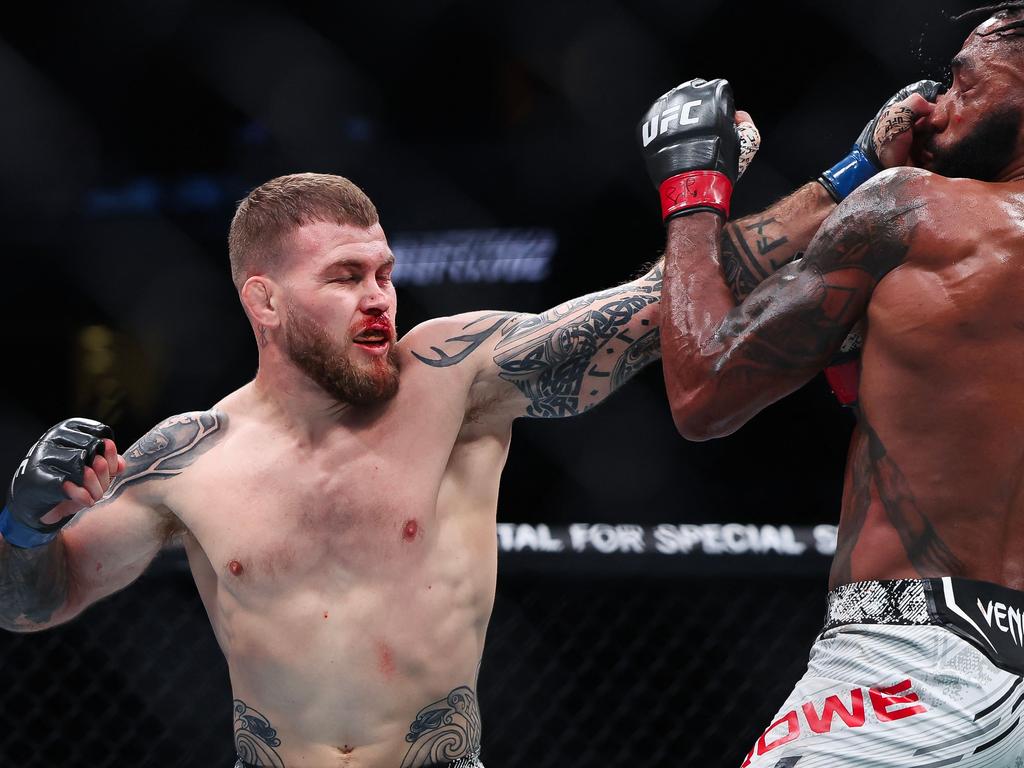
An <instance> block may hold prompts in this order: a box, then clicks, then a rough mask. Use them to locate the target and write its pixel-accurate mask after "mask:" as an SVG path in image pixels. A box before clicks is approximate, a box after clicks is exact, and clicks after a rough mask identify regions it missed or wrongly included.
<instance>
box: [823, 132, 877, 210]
mask: <svg viewBox="0 0 1024 768" xmlns="http://www.w3.org/2000/svg"><path fill="white" fill-rule="evenodd" d="M879 170H880V169H879V168H878V167H877V166H876V165H875V164H874V163H872V162H871V161H870V160H868V157H867V155H865V154H864V152H863V151H862V150H861V148H860V147H858V146H857V145H854V147H853V149H852V150H851V151H850V154H848V155H847V156H846V157H844V158H843V159H842V160H840V161H839V162H838V163H836V164H835V165H833V166H832V167H831V168H829V169H828V170H827V171H825V172H824V173H823V174H821V178H819V179H818V181H820V182H821V183H822V185H823V186H824V187H825V189H827V190H828V192H829V194H830V195H832V198H833V199H834V200H835V201H836V202H837V203H841V202H842V201H843V200H845V199H846V196H847V195H849V194H850V193H851V192H853V190H855V189H856V188H857V187H859V186H860V185H861V184H863V183H864V182H865V181H867V180H868V179H870V178H871V177H872V176H874V175H875V174H876V173H878V171H879Z"/></svg>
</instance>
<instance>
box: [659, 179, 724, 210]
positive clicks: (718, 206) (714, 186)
mask: <svg viewBox="0 0 1024 768" xmlns="http://www.w3.org/2000/svg"><path fill="white" fill-rule="evenodd" d="M658 193H659V195H660V197H661V215H662V218H663V219H664V220H665V221H668V220H669V219H671V218H673V217H675V216H680V215H683V214H687V213H694V212H697V211H711V212H713V213H717V214H718V215H720V216H722V217H723V218H728V217H729V201H730V198H731V197H732V182H731V181H730V180H729V177H728V176H726V175H725V174H724V173H720V172H718V171H684V172H683V173H678V174H676V175H675V176H670V177H669V178H667V179H665V180H664V181H663V182H661V184H660V185H659V187H658Z"/></svg>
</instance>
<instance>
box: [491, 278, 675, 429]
mask: <svg viewBox="0 0 1024 768" xmlns="http://www.w3.org/2000/svg"><path fill="white" fill-rule="evenodd" d="M661 284H662V271H661V269H660V268H659V269H655V270H654V271H652V272H651V273H649V274H648V275H647V276H645V277H644V278H643V279H642V280H641V281H638V282H634V283H631V284H629V285H627V286H623V287H621V288H617V289H614V290H611V291H602V292H601V293H598V294H592V295H590V296H585V297H583V298H582V299H577V300H576V301H573V302H570V303H569V304H566V305H563V306H562V307H556V308H555V309H553V310H550V311H548V312H545V313H544V314H542V315H536V316H529V317H524V318H516V319H513V320H512V321H510V322H509V323H508V324H507V325H506V326H505V327H504V328H503V329H502V339H501V341H499V342H498V343H497V345H496V346H495V352H496V353H497V354H496V355H495V357H494V362H495V363H496V364H497V366H498V368H499V369H500V371H501V373H500V374H499V375H500V376H501V378H503V379H505V380H506V381H508V382H510V383H511V384H513V385H515V387H516V388H517V389H518V390H519V391H520V392H522V393H523V395H524V396H525V397H526V399H527V400H528V401H529V405H527V407H526V415H527V416H534V417H561V416H574V415H576V414H579V413H581V412H582V411H584V410H587V409H589V408H592V407H593V406H594V405H595V404H596V403H597V402H598V400H599V399H600V397H601V396H602V395H606V394H607V393H608V392H610V391H611V390H614V389H615V388H616V387H618V386H620V385H621V384H623V383H624V382H625V381H627V380H628V379H629V378H630V377H631V376H632V375H633V374H634V373H635V372H636V371H638V370H640V368H642V367H643V366H644V365H646V364H647V363H649V362H651V361H652V360H654V359H656V358H657V357H658V355H659V354H660V348H659V346H658V344H657V343H656V342H657V340H658V338H659V337H658V334H657V328H654V329H650V330H645V329H646V328H647V327H648V326H650V323H651V321H650V320H649V319H647V318H643V319H637V315H639V314H640V313H641V312H643V311H644V310H646V309H647V308H648V307H652V306H654V305H655V304H657V303H658V302H659V301H660V299H661ZM640 330H645V332H644V333H643V334H642V335H641V336H639V337H638V338H634V337H633V336H631V335H630V334H632V333H636V332H637V331H640ZM651 331H654V334H653V335H652V333H651ZM602 351H603V352H604V354H603V355H600V357H599V354H598V353H600V352H602ZM600 358H603V359H600ZM604 360H607V363H605V362H604ZM585 387H586V388H585Z"/></svg>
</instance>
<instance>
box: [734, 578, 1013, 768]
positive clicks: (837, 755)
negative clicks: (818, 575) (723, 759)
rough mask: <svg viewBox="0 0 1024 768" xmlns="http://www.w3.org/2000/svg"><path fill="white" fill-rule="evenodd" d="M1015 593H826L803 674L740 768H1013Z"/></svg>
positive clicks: (922, 586) (880, 585)
mask: <svg viewBox="0 0 1024 768" xmlns="http://www.w3.org/2000/svg"><path fill="white" fill-rule="evenodd" d="M1022 676H1024V592H1018V591H1016V590H1012V589H1007V588H1006V587H1000V586H998V585H995V584H989V583H987V582H982V581H971V580H968V579H953V578H941V579H907V580H900V581H864V582H856V583H853V584H847V585H845V586H842V587H838V588H837V589H834V590H832V592H830V593H829V596H828V610H827V612H826V616H825V628H824V629H823V630H822V632H821V634H820V635H818V638H817V639H816V640H815V642H814V645H813V646H812V648H811V655H810V661H809V663H808V665H807V673H806V674H805V675H804V676H803V678H801V679H800V681H799V682H798V683H797V685H796V688H795V689H794V690H793V693H792V694H791V695H790V697H789V699H788V700H787V701H786V703H785V704H784V705H783V706H782V709H780V710H779V712H778V714H777V715H776V716H775V717H774V718H773V720H772V724H771V725H770V726H769V727H768V729H767V730H766V731H765V732H764V733H762V734H761V735H760V736H759V737H758V738H757V741H756V742H755V743H754V746H753V748H751V750H750V752H749V753H748V754H747V756H746V758H745V759H744V761H743V763H742V768H894V767H899V768H903V766H906V768H940V766H955V768H981V767H982V766H984V767H985V768H1022V767H1024V724H1022V723H1021V720H1022V716H1024V685H1021V681H1022V679H1024V677H1022Z"/></svg>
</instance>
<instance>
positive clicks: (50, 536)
mask: <svg viewBox="0 0 1024 768" xmlns="http://www.w3.org/2000/svg"><path fill="white" fill-rule="evenodd" d="M0 534H3V537H4V541H6V542H7V543H8V544H10V545H11V546H14V547H20V548H21V549H31V548H32V547H42V546H44V545H46V544H49V543H50V542H51V541H53V540H54V539H55V538H57V531H54V532H53V533H41V532H40V531H36V530H33V529H31V528H29V527H28V526H27V525H22V524H21V523H19V522H18V521H17V520H15V519H14V516H13V515H12V514H11V513H10V510H8V509H7V507H4V510H3V512H0Z"/></svg>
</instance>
